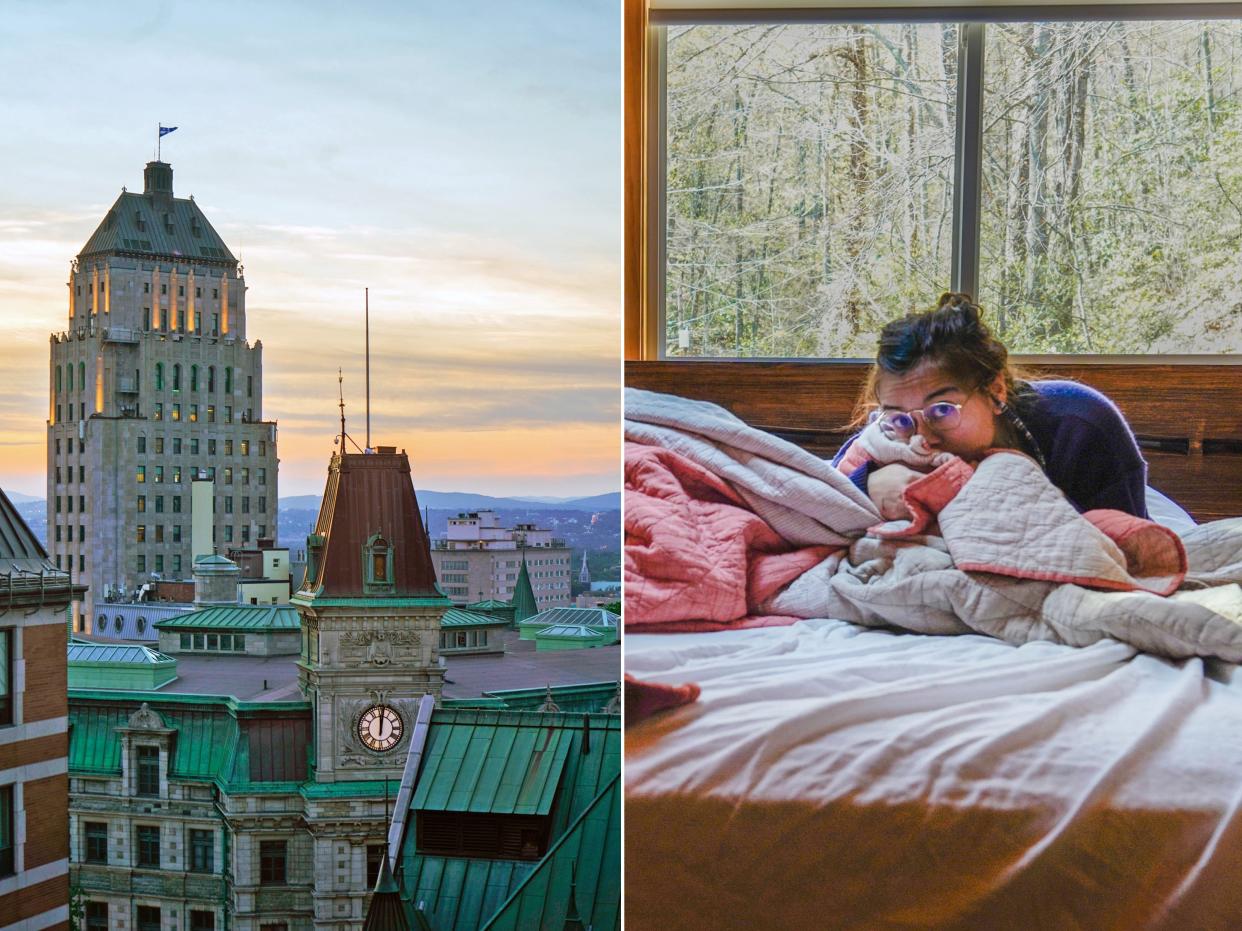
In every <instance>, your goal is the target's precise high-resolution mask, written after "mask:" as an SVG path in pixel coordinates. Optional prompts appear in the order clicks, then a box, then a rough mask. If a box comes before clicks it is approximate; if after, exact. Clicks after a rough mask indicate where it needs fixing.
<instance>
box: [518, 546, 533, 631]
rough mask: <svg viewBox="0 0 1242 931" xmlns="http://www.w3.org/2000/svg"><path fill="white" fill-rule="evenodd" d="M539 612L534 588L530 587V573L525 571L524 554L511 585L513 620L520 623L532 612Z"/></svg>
mask: <svg viewBox="0 0 1242 931" xmlns="http://www.w3.org/2000/svg"><path fill="white" fill-rule="evenodd" d="M538 612H539V604H538V602H536V601H535V590H534V589H533V588H531V587H530V573H528V572H527V571H526V556H525V555H523V556H522V568H520V569H519V570H518V577H517V582H515V583H514V585H513V620H514V622H515V623H518V624H520V623H522V621H524V620H526V619H527V618H528V617H530V616H531V615H533V614H537V613H538Z"/></svg>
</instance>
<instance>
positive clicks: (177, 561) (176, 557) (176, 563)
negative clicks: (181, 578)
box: [172, 527, 181, 574]
mask: <svg viewBox="0 0 1242 931" xmlns="http://www.w3.org/2000/svg"><path fill="white" fill-rule="evenodd" d="M177 529H178V530H180V529H181V528H180V527H178V528H177ZM178 536H179V534H178ZM173 542H174V543H176V542H177V541H176V540H175V539H174V540H173ZM172 571H173V572H174V573H177V574H180V572H181V554H180V553H173V558H172Z"/></svg>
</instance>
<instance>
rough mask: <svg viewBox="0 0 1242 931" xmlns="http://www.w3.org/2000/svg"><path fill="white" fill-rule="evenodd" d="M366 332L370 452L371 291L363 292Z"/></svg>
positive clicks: (368, 440) (368, 449)
mask: <svg viewBox="0 0 1242 931" xmlns="http://www.w3.org/2000/svg"><path fill="white" fill-rule="evenodd" d="M363 294H364V295H365V297H364V301H365V304H366V311H365V313H366V330H367V452H370V451H371V289H370V288H366V289H364V291H363Z"/></svg>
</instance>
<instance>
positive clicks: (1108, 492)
mask: <svg viewBox="0 0 1242 931" xmlns="http://www.w3.org/2000/svg"><path fill="white" fill-rule="evenodd" d="M1030 385H1031V388H1032V389H1033V393H1030V394H1025V395H1022V396H1020V397H1018V398H1016V399H1014V400H1015V403H1014V404H1013V408H1014V410H1015V411H1016V412H1017V413H1018V416H1020V417H1021V418H1022V422H1023V423H1025V424H1026V427H1027V429H1028V430H1030V431H1031V436H1032V437H1034V438H1035V442H1036V443H1037V444H1038V445H1039V451H1040V453H1042V454H1043V457H1044V461H1045V462H1046V463H1047V464H1048V478H1049V479H1051V481H1052V484H1054V485H1056V486H1057V487H1058V488H1060V489H1061V491H1062V492H1064V493H1065V497H1066V498H1068V499H1069V501H1070V504H1072V505H1074V507H1075V508H1077V509H1078V510H1079V511H1080V512H1081V511H1091V510H1094V509H1096V508H1111V509H1113V510H1116V511H1125V512H1126V513H1127V514H1133V515H1135V516H1136V517H1147V463H1146V462H1144V461H1143V456H1142V454H1141V453H1140V452H1139V448H1138V443H1137V442H1135V439H1134V433H1133V432H1132V431H1131V430H1130V426H1129V424H1127V423H1126V421H1125V418H1124V417H1122V416H1121V411H1119V410H1117V406H1116V405H1115V404H1113V402H1112V401H1110V400H1109V399H1108V398H1106V397H1105V396H1104V395H1102V394H1100V392H1098V391H1096V390H1095V389H1094V388H1089V387H1087V386H1086V385H1080V384H1079V383H1078V382H1072V381H1034V382H1031V383H1030ZM853 442H854V437H850V438H849V439H848V440H847V441H846V443H845V445H844V446H842V447H841V449H840V450H838V451H837V454H836V456H834V457H833V460H832V462H833V464H834V465H835V464H836V463H837V462H839V461H840V459H841V457H842V456H843V455H844V454H845V451H846V450H847V449H849V447H850V444H851V443H853ZM871 469H872V466H871V464H869V463H868V464H867V465H864V466H861V467H859V469H858V470H857V471H856V472H855V473H854V474H853V475H851V476H850V478H851V480H853V482H854V484H855V485H857V486H858V487H859V488H861V489H862V490H863V491H864V492H865V491H866V490H867V475H868V474H869V473H870V471H871Z"/></svg>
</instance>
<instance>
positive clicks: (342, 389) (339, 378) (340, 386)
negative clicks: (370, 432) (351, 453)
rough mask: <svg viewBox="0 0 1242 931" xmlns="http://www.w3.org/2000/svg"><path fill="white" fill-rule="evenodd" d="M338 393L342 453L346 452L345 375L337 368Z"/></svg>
mask: <svg viewBox="0 0 1242 931" xmlns="http://www.w3.org/2000/svg"><path fill="white" fill-rule="evenodd" d="M336 384H337V393H338V396H339V397H340V400H341V453H342V455H343V454H344V453H345V376H344V375H343V374H342V373H341V370H340V369H337V370H336Z"/></svg>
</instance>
